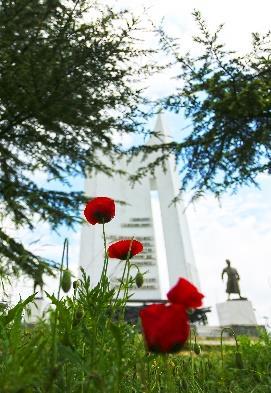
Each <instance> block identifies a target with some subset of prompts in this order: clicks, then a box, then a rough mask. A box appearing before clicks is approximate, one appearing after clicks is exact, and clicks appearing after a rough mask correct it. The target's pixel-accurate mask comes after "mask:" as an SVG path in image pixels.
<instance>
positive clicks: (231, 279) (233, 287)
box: [221, 259, 245, 300]
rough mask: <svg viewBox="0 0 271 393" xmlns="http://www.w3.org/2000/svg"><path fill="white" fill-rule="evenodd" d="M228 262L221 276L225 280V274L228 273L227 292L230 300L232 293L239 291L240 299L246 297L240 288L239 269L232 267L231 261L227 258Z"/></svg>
mask: <svg viewBox="0 0 271 393" xmlns="http://www.w3.org/2000/svg"><path fill="white" fill-rule="evenodd" d="M226 263H227V265H228V266H227V267H225V269H223V272H222V275H221V278H222V280H223V277H224V274H225V273H227V276H228V281H227V289H226V292H227V294H228V300H230V295H231V293H238V295H239V298H240V299H245V298H243V297H242V296H241V294H240V288H239V280H240V276H239V274H238V272H237V270H236V269H235V268H233V267H231V262H230V261H229V259H226Z"/></svg>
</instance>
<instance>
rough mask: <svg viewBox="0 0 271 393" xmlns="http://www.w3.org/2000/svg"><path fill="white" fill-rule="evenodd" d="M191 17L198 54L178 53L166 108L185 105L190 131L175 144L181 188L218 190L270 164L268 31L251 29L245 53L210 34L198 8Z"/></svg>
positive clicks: (231, 186)
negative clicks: (174, 90) (173, 91)
mask: <svg viewBox="0 0 271 393" xmlns="http://www.w3.org/2000/svg"><path fill="white" fill-rule="evenodd" d="M194 16H195V18H196V20H197V22H198V25H199V27H200V33H201V34H200V36H199V37H196V38H195V39H194V41H195V42H197V43H199V44H200V45H201V46H203V47H204V52H203V53H202V54H201V55H200V56H197V57H191V56H189V55H188V56H187V57H183V58H177V61H178V63H179V64H180V75H179V78H180V80H181V82H182V83H183V82H184V86H183V87H182V88H180V89H179V93H178V95H176V96H174V97H169V98H168V100H167V105H166V106H167V107H168V108H170V109H171V110H175V111H179V110H180V109H181V108H184V110H185V115H186V117H187V118H188V119H189V120H191V121H192V127H193V129H192V131H191V133H190V134H189V136H188V137H186V138H185V139H184V142H183V143H182V144H180V145H178V146H176V148H175V152H176V153H177V155H178V156H180V157H182V158H183V159H184V162H185V165H184V168H183V170H182V171H183V174H184V179H183V187H184V188H186V186H187V185H188V183H191V184H190V186H191V185H193V187H194V189H195V190H196V191H197V190H198V191H206V190H209V191H211V192H214V193H216V194H219V193H221V192H223V191H225V190H228V189H236V188H237V187H238V186H240V185H244V184H255V182H256V176H257V175H258V174H260V173H263V172H267V171H270V168H271V100H270V89H271V61H270V54H271V46H270V38H271V36H270V32H269V33H267V34H266V35H265V36H260V35H258V34H253V49H252V52H251V53H248V54H247V55H245V56H238V55H236V54H235V53H234V52H230V51H227V50H226V49H225V47H224V46H223V45H222V44H221V43H220V42H219V41H218V34H219V31H220V30H221V28H222V25H221V26H220V27H219V29H218V30H217V31H216V32H215V33H214V34H213V35H212V34H210V33H209V32H208V30H207V27H206V25H205V23H204V21H203V20H202V18H201V16H200V13H199V12H195V13H194Z"/></svg>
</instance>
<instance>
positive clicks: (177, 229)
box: [80, 113, 199, 300]
mask: <svg viewBox="0 0 271 393" xmlns="http://www.w3.org/2000/svg"><path fill="white" fill-rule="evenodd" d="M163 123H164V122H163V115H162V114H161V113H159V114H158V116H157V119H156V124H155V131H156V132H158V133H160V138H158V137H157V136H154V135H152V136H151V138H150V140H149V141H148V144H159V143H165V142H168V141H171V138H170V136H169V135H168V133H167V131H166V130H165V127H164V124H163ZM159 154H160V153H159V151H158V152H153V153H152V155H151V157H150V158H148V159H147V160H145V165H146V166H147V165H148V160H149V159H150V160H152V159H153V158H154V159H155V157H156V156H159ZM118 166H119V167H120V168H121V167H122V166H123V169H124V170H127V172H129V173H136V172H137V171H138V168H140V167H141V166H142V157H140V155H139V156H138V157H135V158H134V159H133V160H132V161H131V162H130V163H129V164H128V167H127V163H126V161H125V160H123V161H119V162H118ZM165 168H166V171H164V170H163V168H161V167H157V168H156V169H155V173H154V174H151V175H148V174H147V175H146V176H145V177H144V178H143V179H141V181H140V182H138V183H136V184H135V185H134V187H133V188H132V186H131V185H130V184H129V182H127V179H126V178H125V177H123V176H120V175H115V176H114V177H108V176H107V175H106V174H104V173H98V174H94V175H93V176H92V177H90V178H87V179H86V182H85V190H86V194H87V195H91V196H93V197H95V196H108V197H110V198H112V199H114V200H120V201H125V202H126V203H127V205H121V206H120V205H118V206H117V214H116V216H115V218H114V220H112V221H110V222H109V223H108V224H106V234H107V241H108V242H114V241H117V240H120V239H131V238H132V237H134V238H135V239H137V240H139V241H140V242H142V243H143V246H144V250H143V253H141V254H139V255H138V256H135V257H134V258H133V262H134V263H135V264H136V265H137V266H138V267H139V269H140V270H141V271H142V272H145V271H147V273H146V275H145V276H144V284H143V286H142V287H141V288H133V290H132V292H134V296H133V297H134V298H135V299H140V300H141V299H142V300H143V299H158V300H159V299H162V298H163V294H164V293H165V292H164V289H165V288H164V289H162V287H164V285H163V284H165V283H166V281H167V282H168V284H167V285H165V286H168V285H169V287H172V286H174V285H175V284H176V282H177V280H178V278H179V277H184V278H187V279H188V280H189V281H191V282H193V283H194V284H195V285H196V286H199V281H198V272H197V268H196V265H195V262H194V256H193V250H192V246H191V242H190V236H189V230H188V225H187V222H186V217H185V213H184V207H183V205H182V203H181V202H179V203H177V204H172V203H171V202H172V200H173V198H174V197H175V196H176V195H177V194H178V191H179V182H180V181H179V177H178V171H177V168H176V166H175V162H174V157H170V158H169V159H167V161H166V162H165ZM153 191H155V194H156V198H157V199H158V201H159V210H160V213H161V214H160V216H161V220H160V221H161V226H162V231H161V232H162V233H163V238H164V241H163V243H164V246H165V247H164V249H165V252H164V255H165V258H164V259H165V267H166V270H167V274H164V275H163V274H162V273H161V269H160V263H158V259H159V258H158V257H157V255H161V249H159V244H160V243H159V239H158V235H157V229H156V226H157V221H156V220H157V219H156V217H154V213H153V209H152V204H153V200H152V195H153V194H154V193H153ZM99 230H100V228H99V226H97V227H96V226H95V227H94V228H93V227H90V226H89V225H88V224H85V225H83V228H82V236H81V249H80V265H81V266H82V267H83V268H84V269H85V271H86V272H87V273H88V274H89V276H90V280H91V283H92V284H93V285H95V284H96V283H97V282H98V280H99V278H100V274H101V270H102V261H103V239H102V234H101V233H100V231H99ZM157 239H158V240H157ZM122 268H123V264H117V263H116V262H115V261H112V263H110V264H109V266H108V269H109V270H108V276H109V279H110V282H111V285H112V286H117V285H118V284H119V279H120V277H121V273H122ZM132 273H135V272H132ZM165 276H167V277H168V280H166V281H165ZM168 289H169V288H167V290H168Z"/></svg>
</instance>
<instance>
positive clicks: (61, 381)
mask: <svg viewBox="0 0 271 393" xmlns="http://www.w3.org/2000/svg"><path fill="white" fill-rule="evenodd" d="M108 288H109V286H108V282H107V280H106V279H104V280H103V282H102V283H100V284H99V285H98V286H97V287H95V288H91V287H90V283H89V279H88V278H87V277H84V279H83V280H82V281H81V284H80V286H79V287H78V288H76V289H75V290H74V293H73V296H71V297H65V298H63V299H60V300H58V299H57V298H56V297H54V296H50V295H48V296H49V297H50V300H51V303H52V310H51V311H50V317H49V319H47V321H46V320H41V321H40V322H39V323H37V324H35V325H33V326H26V325H25V324H24V323H23V319H22V315H23V312H24V309H25V307H26V306H27V302H30V301H33V299H32V298H29V299H28V300H27V301H25V302H24V303H22V302H21V303H19V304H18V305H17V306H16V307H15V308H14V309H12V310H10V311H9V312H4V311H2V315H1V316H0V392H1V393H15V392H16V393H28V392H29V393H32V392H33V393H34V392H35V393H43V392H44V393H48V392H55V393H56V392H65V393H66V392H67V393H70V392H74V393H75V392H78V393H86V392H104V393H107V392H108V393H109V392H110V393H133V392H134V393H137V392H138V393H141V392H142V393H150V392H161V393H162V392H163V393H175V392H178V393H185V392H191V393H192V392H198V393H199V392H206V393H214V392H217V393H224V392H225V393H226V392H227V393H230V392H233V393H239V392H240V393H241V392H244V393H270V392H271V338H270V336H269V335H268V334H263V335H262V336H261V337H260V338H259V339H258V340H256V341H255V340H253V341H252V340H250V339H249V338H247V337H240V338H238V339H239V343H240V346H239V350H240V352H241V356H242V360H243V368H240V364H239V365H238V364H237V363H236V356H235V347H233V346H227V345H225V346H224V347H223V353H224V362H223V364H222V361H221V353H220V347H219V346H217V347H215V348H213V349H211V348H209V347H208V346H206V348H205V347H204V346H203V348H202V352H201V354H200V355H196V354H195V353H194V352H193V351H192V350H191V349H190V346H189V343H187V346H186V348H184V351H183V352H180V353H178V354H175V355H154V354H148V353H147V352H146V350H145V347H144V342H143V339H142V336H141V334H139V333H138V328H137V327H134V326H130V325H129V324H127V323H126V322H125V321H124V320H123V311H124V306H125V303H124V301H123V300H121V299H119V300H117V302H115V300H114V291H113V290H109V289H108ZM192 349H193V348H192Z"/></svg>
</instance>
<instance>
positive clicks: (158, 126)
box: [148, 112, 171, 145]
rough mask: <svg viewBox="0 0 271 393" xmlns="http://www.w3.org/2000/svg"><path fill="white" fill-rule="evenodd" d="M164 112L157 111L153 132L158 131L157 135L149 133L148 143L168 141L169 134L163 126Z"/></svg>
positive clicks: (154, 143) (155, 143)
mask: <svg viewBox="0 0 271 393" xmlns="http://www.w3.org/2000/svg"><path fill="white" fill-rule="evenodd" d="M164 123H165V122H164V114H163V112H159V113H158V114H157V117H156V121H155V126H154V132H157V133H159V137H158V136H156V135H151V137H150V139H149V141H148V145H157V144H159V143H167V142H170V139H171V138H170V135H168V133H167V131H166V130H165V126H164Z"/></svg>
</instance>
